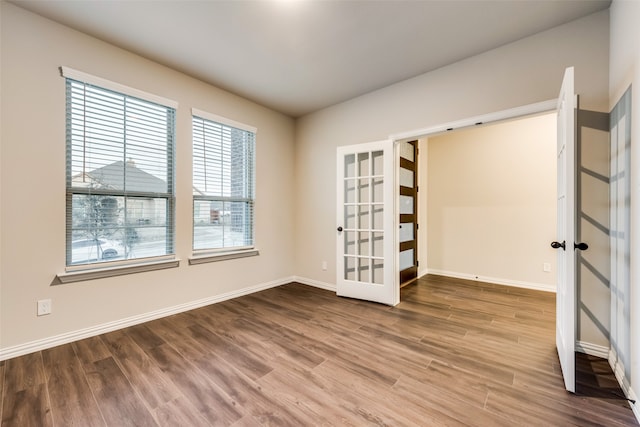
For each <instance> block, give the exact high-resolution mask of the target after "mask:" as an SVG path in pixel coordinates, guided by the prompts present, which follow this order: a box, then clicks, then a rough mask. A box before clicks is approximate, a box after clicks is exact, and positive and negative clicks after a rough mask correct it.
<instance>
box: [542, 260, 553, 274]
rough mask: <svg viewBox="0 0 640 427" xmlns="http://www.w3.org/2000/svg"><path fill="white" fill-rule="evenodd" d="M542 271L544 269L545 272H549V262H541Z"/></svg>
mask: <svg viewBox="0 0 640 427" xmlns="http://www.w3.org/2000/svg"><path fill="white" fill-rule="evenodd" d="M542 271H544V272H545V273H549V272H550V271H551V263H550V262H545V263H544V264H542Z"/></svg>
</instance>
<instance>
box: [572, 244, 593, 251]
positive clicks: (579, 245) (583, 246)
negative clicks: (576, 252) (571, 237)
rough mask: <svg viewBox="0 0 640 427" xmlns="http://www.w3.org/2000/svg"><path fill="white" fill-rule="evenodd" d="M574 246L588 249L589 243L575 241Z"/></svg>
mask: <svg viewBox="0 0 640 427" xmlns="http://www.w3.org/2000/svg"><path fill="white" fill-rule="evenodd" d="M573 248H574V249H580V250H581V251H586V250H587V249H589V245H587V244H586V243H574V244H573Z"/></svg>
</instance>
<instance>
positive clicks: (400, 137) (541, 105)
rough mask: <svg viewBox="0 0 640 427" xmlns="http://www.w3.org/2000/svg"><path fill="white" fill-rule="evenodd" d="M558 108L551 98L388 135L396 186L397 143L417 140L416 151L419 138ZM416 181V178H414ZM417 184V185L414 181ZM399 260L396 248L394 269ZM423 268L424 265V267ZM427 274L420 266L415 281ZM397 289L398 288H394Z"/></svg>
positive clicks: (420, 196)
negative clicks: (390, 141)
mask: <svg viewBox="0 0 640 427" xmlns="http://www.w3.org/2000/svg"><path fill="white" fill-rule="evenodd" d="M557 106H558V99H557V98H554V99H550V100H547V101H542V102H536V103H533V104H527V105H523V106H520V107H515V108H510V109H507V110H501V111H496V112H493V113H488V114H483V115H479V116H474V117H469V118H466V119H460V120H456V121H452V122H447V123H443V124H439V125H435V126H430V127H426V128H422V129H416V130H411V131H406V132H401V133H396V134H392V135H390V136H389V139H391V140H392V141H393V144H394V156H395V158H396V168H395V169H396V170H395V179H396V182H399V174H400V172H399V168H400V159H399V157H400V154H399V152H398V150H399V148H398V144H399V143H400V142H403V141H412V140H416V139H417V140H418V147H420V145H419V143H420V139H421V138H425V137H429V136H435V135H438V134H442V133H446V132H451V131H455V130H460V129H465V128H472V127H475V126H479V125H484V124H491V123H498V122H501V121H505V120H512V119H518V118H522V117H526V116H534V115H536V114H545V113H551V112H555V111H556V109H557ZM421 153H422V154H421V155H423V156H424V155H425V154H426V155H427V156H428V152H427V150H422V151H421ZM425 167H426V164H425V162H422V165H421V166H419V168H418V169H419V171H418V176H420V173H421V172H420V170H424V168H425ZM418 179H419V180H420V178H418ZM418 182H420V181H418ZM426 193H427V191H426V189H423V191H420V192H418V204H419V207H420V208H421V209H422V211H423V212H426V203H425V201H424V200H423V198H424V196H425V194H426ZM399 199H400V191H398V190H397V189H396V192H395V210H396V212H398V211H399V205H400V201H399ZM395 221H396V224H395V234H396V236H395V241H396V242H399V241H400V236H399V234H400V233H399V231H400V230H399V229H400V220H399V218H396V219H395ZM426 229H427V227H426V224H423V227H422V233H424V232H425V230H426ZM416 237H417V238H418V241H420V233H418V236H416ZM427 253H428V252H427V250H424V251H422V254H423V256H424V254H427ZM399 256H400V250H399V248H397V249H396V265H398V262H399ZM424 264H426V263H424ZM425 271H427V272H428V270H427V269H426V265H424V266H422V267H421V268H419V269H418V277H420V273H421V272H425ZM398 286H399V284H398Z"/></svg>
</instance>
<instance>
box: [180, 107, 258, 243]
mask: <svg viewBox="0 0 640 427" xmlns="http://www.w3.org/2000/svg"><path fill="white" fill-rule="evenodd" d="M192 123H193V129H192V130H193V249H194V250H196V251H198V250H238V249H248V248H252V247H253V245H254V240H253V222H254V218H253V212H254V182H255V181H254V169H255V154H254V152H255V131H251V130H248V129H251V128H250V127H247V126H242V128H240V127H236V126H232V125H229V124H227V123H220V122H218V121H214V120H210V119H208V118H203V117H199V116H196V115H194V116H193V119H192Z"/></svg>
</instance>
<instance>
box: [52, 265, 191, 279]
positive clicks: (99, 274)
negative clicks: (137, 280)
mask: <svg viewBox="0 0 640 427" xmlns="http://www.w3.org/2000/svg"><path fill="white" fill-rule="evenodd" d="M179 266H180V260H179V259H171V260H162V261H155V262H148V263H144V264H134V265H125V266H117V267H108V268H95V269H90V270H82V271H74V272H67V273H63V274H58V275H56V277H55V278H54V279H53V282H52V283H51V285H63V284H66V283H75V282H83V281H85V280H95V279H103V278H106V277H114V276H124V275H127V274H135V273H143V272H145V271H155V270H164V269H167V268H176V267H179Z"/></svg>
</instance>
